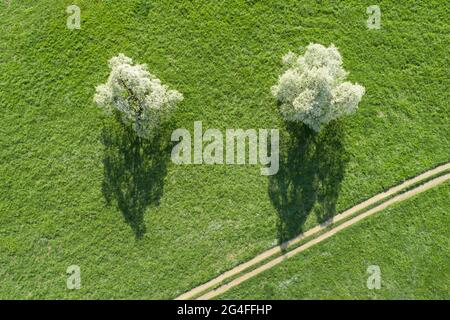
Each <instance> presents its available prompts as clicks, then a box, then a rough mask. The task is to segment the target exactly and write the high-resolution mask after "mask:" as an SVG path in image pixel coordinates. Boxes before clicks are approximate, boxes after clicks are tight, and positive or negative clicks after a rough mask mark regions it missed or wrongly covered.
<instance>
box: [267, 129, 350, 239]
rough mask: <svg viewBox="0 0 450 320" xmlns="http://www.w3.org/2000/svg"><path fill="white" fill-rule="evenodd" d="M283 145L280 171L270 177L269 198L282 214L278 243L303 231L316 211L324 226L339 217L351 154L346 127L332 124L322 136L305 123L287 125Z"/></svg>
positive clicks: (279, 222)
mask: <svg viewBox="0 0 450 320" xmlns="http://www.w3.org/2000/svg"><path fill="white" fill-rule="evenodd" d="M287 132H288V134H289V137H288V138H287V139H283V142H284V141H286V142H287V143H285V144H284V145H282V146H280V148H281V150H280V170H279V172H278V174H277V175H274V176H272V177H271V178H270V181H269V196H270V199H271V201H272V204H273V205H274V207H275V208H276V209H277V212H278V222H277V223H278V226H277V232H278V241H279V242H280V243H283V242H285V241H287V240H289V239H292V238H293V237H295V236H296V235H298V234H300V233H301V232H303V231H304V230H303V227H304V224H305V222H306V219H307V218H308V216H309V215H310V214H311V213H312V212H314V213H315V214H316V218H317V221H318V222H319V223H321V224H322V223H324V222H326V221H327V220H329V219H330V218H332V217H333V216H334V215H335V214H336V202H337V199H338V196H339V191H340V186H341V182H342V179H343V177H344V170H345V166H346V163H347V162H348V159H349V155H348V153H347V152H346V150H345V146H344V142H343V130H342V125H341V124H340V123H339V122H336V121H334V122H332V123H330V124H329V125H328V126H327V127H326V128H324V129H323V130H322V132H320V133H319V134H316V133H315V132H314V131H312V130H311V129H309V128H308V127H306V126H305V125H303V124H293V123H290V124H288V125H287Z"/></svg>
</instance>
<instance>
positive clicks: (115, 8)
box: [0, 0, 450, 299]
mask: <svg viewBox="0 0 450 320" xmlns="http://www.w3.org/2000/svg"><path fill="white" fill-rule="evenodd" d="M378 3H379V5H380V7H381V10H382V28H381V29H380V30H368V29H367V27H366V19H367V14H366V8H367V6H369V5H371V4H373V3H372V2H371V1H356V0H347V1H339V2H338V1H297V0H296V1H293V0H277V1H263V0H261V1H244V0H232V1H226V2H223V3H220V4H219V3H215V2H211V1H167V0H165V1H163V0H157V1H147V0H130V1H93V0H89V1H87V0H86V1H73V2H72V1H56V0H41V1H30V0H21V1H2V2H1V3H0V26H1V30H2V31H1V32H0V106H1V108H2V112H1V114H0V124H1V126H0V159H1V161H0V297H1V298H150V299H158V298H174V297H176V296H177V295H179V294H181V293H182V292H184V291H187V290H189V289H190V288H192V287H194V286H195V285H198V284H200V283H203V282H206V281H207V280H209V279H211V278H212V277H214V276H216V275H218V274H219V273H221V272H224V271H225V270H227V269H229V268H231V267H233V266H235V265H236V264H238V263H240V262H243V261H245V260H247V259H249V258H251V257H252V256H254V255H255V254H257V253H259V252H261V251H262V250H264V249H267V248H269V247H271V246H274V245H276V244H277V243H279V242H280V241H282V240H284V239H286V238H289V237H291V236H293V235H295V234H297V233H299V232H300V231H302V230H305V229H308V228H309V227H311V226H312V225H315V224H317V223H318V222H321V221H323V220H324V219H326V218H327V217H329V216H331V215H333V214H335V213H336V212H339V211H342V210H343V209H345V208H348V207H350V206H352V205H354V204H356V203H358V202H360V201H362V200H364V199H366V198H368V197H370V196H372V195H374V194H376V193H378V192H380V191H382V190H384V189H385V188H387V187H389V186H392V185H395V184H397V183H399V182H401V181H402V180H404V179H406V178H408V177H411V176H414V175H417V174H418V173H420V172H423V171H425V170H426V169H429V168H432V167H435V166H437V165H438V164H441V163H445V162H447V161H449V158H450V154H449V150H450V148H449V147H450V141H449V137H450V130H449V126H448V123H449V120H450V119H449V118H450V113H449V107H448V87H449V79H448V77H447V68H446V66H447V65H448V62H449V60H448V47H449V36H448V26H447V23H446V22H447V13H448V9H449V8H448V4H445V3H444V2H443V1H426V2H425V1H406V0H404V1H378ZM70 4H76V5H78V6H79V7H80V8H81V17H82V22H81V28H82V29H81V30H68V29H67V28H66V19H67V16H68V14H67V13H66V11H65V10H66V7H67V6H68V5H70ZM310 42H317V43H322V44H324V45H329V44H330V43H334V44H335V45H336V46H337V47H338V48H339V50H340V52H341V53H342V55H343V57H344V65H345V68H346V69H347V70H348V71H350V77H349V78H350V81H352V82H358V83H361V84H363V85H364V86H365V88H366V91H367V93H366V95H365V96H364V98H363V101H362V103H361V104H360V109H359V111H358V112H357V113H356V114H355V115H354V116H352V117H349V118H346V119H344V120H342V121H340V122H339V123H335V124H333V125H330V127H329V128H327V130H325V131H324V132H323V133H322V134H321V135H320V136H319V137H312V136H311V134H310V132H309V131H308V130H305V129H304V128H302V127H300V126H288V125H286V124H285V123H284V122H283V120H282V119H281V117H280V115H279V113H278V109H277V104H276V101H274V98H273V97H272V96H271V93H270V87H271V86H272V85H273V84H274V83H275V82H276V80H277V77H278V76H279V74H280V72H281V69H282V67H281V57H282V56H283V55H284V54H285V53H287V52H288V51H289V50H293V51H297V50H298V49H299V47H301V46H305V45H307V44H308V43H310ZM118 53H124V54H126V55H127V56H130V57H132V58H134V59H135V61H136V62H138V63H147V64H148V66H149V69H150V70H151V71H152V73H154V74H155V75H157V76H158V77H159V78H160V79H161V80H162V81H163V82H164V83H167V84H168V85H169V86H170V87H171V88H174V89H176V90H178V91H180V92H182V93H183V94H184V97H185V100H184V101H183V103H182V104H180V106H179V108H178V109H177V111H176V112H175V114H174V116H173V118H172V120H171V122H170V124H169V125H168V127H167V128H166V129H167V130H165V131H164V132H163V133H162V134H161V138H160V140H158V141H156V142H152V143H149V144H148V145H147V148H146V149H145V152H144V154H143V155H136V153H135V151H134V150H132V149H130V148H129V146H128V145H127V141H124V140H123V139H122V137H121V134H120V129H118V128H116V126H115V125H114V124H113V123H111V121H109V119H107V118H106V117H105V116H104V115H103V114H102V112H101V110H99V109H98V108H96V107H95V106H94V103H93V102H92V98H93V95H94V92H95V86H96V85H97V84H100V83H103V82H105V80H106V78H107V76H108V72H109V69H108V67H107V61H108V60H109V59H110V58H111V57H112V56H115V55H117V54H118ZM194 121H203V127H204V128H218V129H221V130H224V129H225V128H242V129H249V128H255V129H258V128H279V129H280V134H281V149H282V155H283V156H282V158H281V163H280V165H281V169H280V172H279V173H278V175H276V176H273V177H271V178H267V177H263V176H261V175H260V174H259V169H260V167H259V166H204V165H203V166H201V165H198V166H194V165H193V166H176V165H174V164H172V163H171V162H170V159H169V156H170V144H168V141H169V137H170V130H171V129H173V128H182V127H186V128H188V129H190V130H191V132H192V130H193V123H194ZM166 131H167V133H168V134H166ZM405 222H406V221H405ZM427 223H430V224H434V223H435V221H429V222H427ZM367 250H370V249H369V248H368V249H367ZM414 252H416V251H414ZM70 265H79V266H80V268H81V277H82V288H81V289H80V290H73V291H70V290H67V288H66V278H67V276H66V269H67V267H68V266H70Z"/></svg>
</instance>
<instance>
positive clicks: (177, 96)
mask: <svg viewBox="0 0 450 320" xmlns="http://www.w3.org/2000/svg"><path fill="white" fill-rule="evenodd" d="M109 66H110V68H111V73H110V75H109V78H108V81H107V82H106V83H105V84H102V85H99V86H98V87H97V88H96V94H95V96H94V101H95V103H96V104H97V105H98V106H100V107H102V108H103V109H104V110H105V111H106V112H108V113H111V112H113V111H114V110H116V111H117V112H119V114H120V115H121V118H122V120H123V122H124V123H125V124H131V125H132V126H133V129H134V130H135V131H136V133H137V134H138V135H139V136H140V137H146V138H147V137H150V136H151V135H152V134H153V133H154V131H155V128H157V127H158V126H159V125H160V123H161V121H162V120H163V119H164V118H165V117H166V116H168V115H169V114H170V111H172V110H173V108H174V107H175V106H176V104H177V103H178V102H180V101H181V100H183V95H182V94H181V93H179V92H178V91H176V90H169V89H168V87H167V86H165V85H163V84H161V81H160V80H159V79H158V78H156V77H155V76H154V75H152V74H151V73H150V72H148V70H147V66H146V65H138V64H136V65H134V64H133V60H132V59H131V58H128V57H126V56H125V55H123V54H119V55H118V56H117V57H114V58H112V59H111V60H110V61H109Z"/></svg>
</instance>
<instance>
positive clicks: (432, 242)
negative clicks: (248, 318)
mask: <svg viewBox="0 0 450 320" xmlns="http://www.w3.org/2000/svg"><path fill="white" fill-rule="evenodd" d="M449 187H450V183H448V182H447V183H445V184H444V185H442V186H439V187H437V188H436V189H434V190H430V191H427V192H425V193H423V194H420V195H417V196H415V197H414V198H413V199H409V200H406V201H405V202H403V203H400V204H397V205H395V206H394V207H392V208H388V209H386V210H384V211H382V212H380V213H379V214H377V215H375V216H372V217H370V218H368V219H367V220H365V221H363V222H361V223H360V224H357V225H354V226H352V227H350V228H349V229H346V230H344V231H341V233H339V234H337V235H335V236H333V237H331V238H329V239H327V240H326V241H325V242H323V243H320V244H318V245H317V246H315V247H313V248H311V249H309V250H307V251H305V252H303V253H301V254H298V255H297V256H294V257H292V258H291V259H289V260H286V261H283V262H282V263H281V264H280V265H278V266H276V267H274V268H273V269H270V270H267V271H265V272H263V273H261V274H259V275H258V276H256V277H254V278H252V279H250V280H248V281H247V282H244V283H242V284H241V285H239V286H238V287H235V288H233V289H231V290H230V291H229V292H227V293H225V294H224V295H222V296H221V298H222V299H396V300H398V299H401V300H402V299H449V298H450V290H449V289H450V267H449V266H450V253H449V250H448V248H449V246H450V239H449V237H448V235H449V234H450V227H449V226H450V215H449V212H448V204H449V203H448V195H449V191H450V189H449ZM369 266H377V267H378V268H379V270H380V280H381V286H380V288H379V289H375V288H373V287H372V289H370V288H368V286H367V280H368V279H369V277H370V276H371V275H372V271H370V269H369V272H368V268H369ZM369 284H370V285H371V284H372V282H371V281H369Z"/></svg>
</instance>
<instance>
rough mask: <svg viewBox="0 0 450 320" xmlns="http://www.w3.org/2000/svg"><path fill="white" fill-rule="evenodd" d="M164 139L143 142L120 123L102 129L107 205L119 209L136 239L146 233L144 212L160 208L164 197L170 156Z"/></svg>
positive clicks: (106, 125)
mask: <svg viewBox="0 0 450 320" xmlns="http://www.w3.org/2000/svg"><path fill="white" fill-rule="evenodd" d="M163 136H164V134H160V135H158V136H155V137H154V138H152V139H141V138H139V137H138V136H137V135H136V133H135V132H134V131H133V130H132V129H131V128H129V127H124V126H122V125H120V124H119V123H118V122H117V121H110V122H107V123H105V126H104V129H103V133H102V141H103V144H104V148H105V152H104V160H103V164H104V180H103V186H102V191H103V195H104V197H105V200H106V203H107V205H112V204H115V205H117V207H118V209H119V210H120V212H121V213H122V215H123V217H124V219H125V222H126V223H127V224H129V225H130V227H131V229H132V230H133V232H134V234H135V236H136V238H137V239H140V238H142V237H143V235H144V234H145V232H146V226H145V222H144V213H145V210H146V209H147V207H149V206H152V205H154V206H157V205H158V204H159V199H160V198H161V196H162V194H163V181H164V177H165V175H166V173H167V161H168V159H169V154H170V153H169V152H167V151H168V148H169V147H170V146H169V145H168V144H164V139H163ZM166 141H167V139H166Z"/></svg>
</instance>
